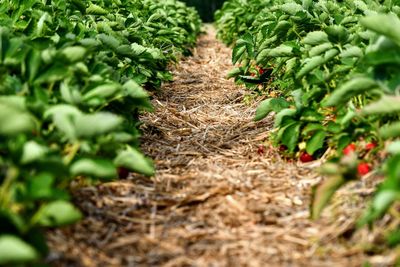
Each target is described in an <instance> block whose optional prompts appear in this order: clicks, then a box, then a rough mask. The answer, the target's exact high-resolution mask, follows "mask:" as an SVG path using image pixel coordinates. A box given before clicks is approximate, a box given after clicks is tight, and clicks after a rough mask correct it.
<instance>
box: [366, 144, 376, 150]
mask: <svg viewBox="0 0 400 267" xmlns="http://www.w3.org/2000/svg"><path fill="white" fill-rule="evenodd" d="M376 146H377V145H376V143H368V144H366V145H365V150H367V151H370V150H372V149H374V148H375V147H376Z"/></svg>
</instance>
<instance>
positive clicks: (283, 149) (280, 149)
mask: <svg viewBox="0 0 400 267" xmlns="http://www.w3.org/2000/svg"><path fill="white" fill-rule="evenodd" d="M286 150H287V146H285V145H280V146H279V151H280V152H283V151H286Z"/></svg>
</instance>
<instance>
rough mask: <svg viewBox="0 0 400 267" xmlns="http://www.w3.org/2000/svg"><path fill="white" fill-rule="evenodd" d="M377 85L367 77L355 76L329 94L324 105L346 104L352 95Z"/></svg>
mask: <svg viewBox="0 0 400 267" xmlns="http://www.w3.org/2000/svg"><path fill="white" fill-rule="evenodd" d="M376 87H378V85H377V83H376V82H375V81H374V80H373V79H371V78H368V77H356V78H353V79H351V80H350V81H348V82H345V83H344V84H342V85H341V86H340V87H339V88H337V89H336V90H334V91H333V93H332V94H331V95H330V96H329V98H328V100H327V102H326V103H325V106H328V107H329V106H330V107H332V106H337V105H344V104H346V103H347V102H348V101H349V100H350V99H351V98H352V97H354V96H356V95H358V94H361V93H364V92H367V91H370V90H371V89H374V88H376Z"/></svg>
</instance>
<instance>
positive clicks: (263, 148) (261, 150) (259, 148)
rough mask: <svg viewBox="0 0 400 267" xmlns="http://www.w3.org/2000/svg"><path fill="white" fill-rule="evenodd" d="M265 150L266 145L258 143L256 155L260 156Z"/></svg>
mask: <svg viewBox="0 0 400 267" xmlns="http://www.w3.org/2000/svg"><path fill="white" fill-rule="evenodd" d="M265 152H266V147H265V146H264V145H259V146H258V150H257V153H258V155H260V156H262V155H264V154H265Z"/></svg>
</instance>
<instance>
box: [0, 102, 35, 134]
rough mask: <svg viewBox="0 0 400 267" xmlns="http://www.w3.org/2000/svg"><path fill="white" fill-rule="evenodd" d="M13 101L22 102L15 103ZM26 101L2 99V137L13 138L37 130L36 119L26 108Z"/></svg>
mask: <svg viewBox="0 0 400 267" xmlns="http://www.w3.org/2000/svg"><path fill="white" fill-rule="evenodd" d="M13 99H14V100H17V99H18V100H21V101H22V102H19V103H17V102H13ZM7 100H9V101H7ZM24 101H25V100H24V98H22V97H2V98H1V99H0V125H1V127H0V135H9V136H13V135H17V134H20V133H29V132H32V131H33V130H35V129H36V128H37V123H36V120H35V118H34V117H33V116H32V115H31V114H30V113H29V112H28V111H27V110H26V109H25V107H24V105H25V104H24Z"/></svg>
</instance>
